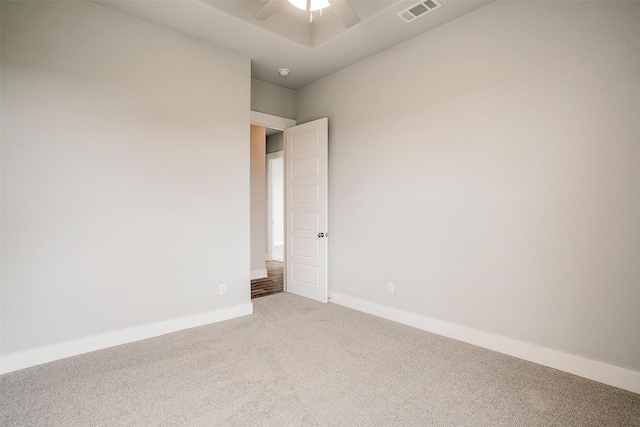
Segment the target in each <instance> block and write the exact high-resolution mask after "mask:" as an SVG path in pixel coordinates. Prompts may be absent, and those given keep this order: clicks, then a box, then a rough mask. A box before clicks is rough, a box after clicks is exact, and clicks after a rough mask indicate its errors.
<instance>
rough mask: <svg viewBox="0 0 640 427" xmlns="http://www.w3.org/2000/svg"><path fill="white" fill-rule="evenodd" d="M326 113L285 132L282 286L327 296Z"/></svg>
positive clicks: (313, 295) (323, 299)
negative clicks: (284, 249)
mask: <svg viewBox="0 0 640 427" xmlns="http://www.w3.org/2000/svg"><path fill="white" fill-rule="evenodd" d="M328 123H329V121H328V119H327V118H322V119H319V120H315V121H313V122H309V123H304V124H302V125H298V126H295V127H292V128H288V129H286V130H285V132H284V151H285V200H286V202H285V228H286V231H285V232H286V239H287V242H286V245H285V246H286V251H287V256H286V274H285V280H286V290H287V292H291V293H293V294H297V295H300V296H303V297H307V298H311V299H314V300H316V301H321V302H327V296H328V284H327V235H328V223H327V217H328V212H327V208H328V200H327V199H328V197H327V196H328V147H329V144H328V142H329V141H328V139H329V138H328Z"/></svg>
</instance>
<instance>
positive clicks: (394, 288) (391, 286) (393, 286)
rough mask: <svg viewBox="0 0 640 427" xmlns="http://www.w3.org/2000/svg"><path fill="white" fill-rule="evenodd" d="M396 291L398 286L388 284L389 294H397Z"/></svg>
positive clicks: (391, 283)
mask: <svg viewBox="0 0 640 427" xmlns="http://www.w3.org/2000/svg"><path fill="white" fill-rule="evenodd" d="M395 290H396V284H395V283H393V282H389V283H387V292H389V293H390V294H393V293H395Z"/></svg>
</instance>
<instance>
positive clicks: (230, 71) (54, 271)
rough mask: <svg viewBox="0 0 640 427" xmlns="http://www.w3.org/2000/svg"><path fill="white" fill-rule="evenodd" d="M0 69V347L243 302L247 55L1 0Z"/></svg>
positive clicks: (63, 6)
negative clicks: (220, 290) (221, 287)
mask: <svg viewBox="0 0 640 427" xmlns="http://www.w3.org/2000/svg"><path fill="white" fill-rule="evenodd" d="M1 79H2V81H1V82H2V83H1V84H2V123H1V124H2V169H1V170H2V223H1V226H2V254H1V259H2V261H1V262H2V266H1V267H2V273H1V274H2V277H1V280H2V285H1V286H2V287H1V296H2V301H1V316H2V319H1V324H2V349H1V351H2V355H7V354H10V353H13V352H19V351H24V350H29V349H33V348H37V347H42V346H48V345H52V344H57V343H62V342H66V341H70V340H75V339H79V338H83V337H88V336H93V335H98V334H102V333H106V332H112V331H118V330H122V329H126V328H131V327H135V326H139V325H147V324H152V323H154V322H160V321H164V320H168V319H173V318H177V317H181V316H188V315H191V314H196V313H202V312H205V311H211V310H215V309H219V308H227V307H232V306H236V305H239V304H247V303H249V301H250V292H249V286H248V283H249V174H248V173H247V171H248V170H249V144H248V139H249V108H250V84H251V83H250V62H249V59H248V58H245V57H242V56H240V55H237V54H233V53H230V52H229V51H226V50H222V49H218V48H216V47H214V46H212V45H209V44H207V43H204V42H201V41H198V40H195V39H191V38H188V37H185V36H182V35H179V34H177V33H175V32H173V31H168V30H164V29H161V28H159V27H157V26H155V25H151V24H147V23H144V22H142V21H140V20H138V19H134V18H130V17H127V16H125V15H122V14H120V13H116V12H113V11H110V10H108V9H105V8H102V7H100V6H98V5H95V4H92V3H88V2H2V76H1ZM220 283H226V284H227V292H226V295H222V296H221V295H218V285H219V284H220Z"/></svg>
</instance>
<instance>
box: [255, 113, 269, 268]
mask: <svg viewBox="0 0 640 427" xmlns="http://www.w3.org/2000/svg"><path fill="white" fill-rule="evenodd" d="M266 143H267V136H266V129H265V128H264V127H262V126H254V125H251V271H256V270H264V269H266V268H267V264H266V261H265V260H266V254H267V180H266V179H267V172H266V166H267V160H266Z"/></svg>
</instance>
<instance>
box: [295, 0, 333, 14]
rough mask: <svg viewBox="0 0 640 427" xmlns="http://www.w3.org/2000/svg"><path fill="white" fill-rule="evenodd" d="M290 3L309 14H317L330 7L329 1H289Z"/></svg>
mask: <svg viewBox="0 0 640 427" xmlns="http://www.w3.org/2000/svg"><path fill="white" fill-rule="evenodd" d="M289 3H291V4H292V5H294V6H295V7H297V8H298V9H300V10H308V11H309V12H315V11H316V10H322V9H324V8H325V7H329V6H330V4H329V0H310V1H307V0H289ZM307 6H308V7H307Z"/></svg>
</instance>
